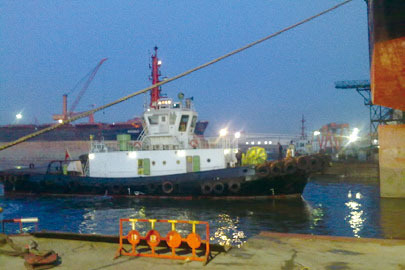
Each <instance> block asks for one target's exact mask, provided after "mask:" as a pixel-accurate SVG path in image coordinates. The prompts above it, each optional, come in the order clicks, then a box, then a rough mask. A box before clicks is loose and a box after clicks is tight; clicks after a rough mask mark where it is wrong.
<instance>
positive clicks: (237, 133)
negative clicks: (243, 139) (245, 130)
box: [235, 131, 240, 139]
mask: <svg viewBox="0 0 405 270" xmlns="http://www.w3.org/2000/svg"><path fill="white" fill-rule="evenodd" d="M235 138H236V139H239V138H240V132H239V131H238V132H235Z"/></svg>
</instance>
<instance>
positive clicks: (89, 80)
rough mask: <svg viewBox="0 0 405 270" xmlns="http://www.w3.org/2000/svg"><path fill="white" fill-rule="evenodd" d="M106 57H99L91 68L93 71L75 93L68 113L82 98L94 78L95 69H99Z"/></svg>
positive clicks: (72, 110) (71, 111) (70, 112)
mask: <svg viewBox="0 0 405 270" xmlns="http://www.w3.org/2000/svg"><path fill="white" fill-rule="evenodd" d="M107 59H108V58H103V59H101V61H100V62H99V63H98V64H97V66H96V67H95V68H94V69H93V71H92V72H91V74H90V76H89V78H88V79H87V81H86V82H85V83H84V85H83V87H82V89H81V90H80V92H79V94H78V95H77V97H76V99H75V101H73V103H72V106H71V107H70V110H69V115H70V114H72V113H73V112H74V110H75V109H76V106H77V104H79V101H80V99H81V98H82V96H83V94H84V92H86V90H87V88H88V87H89V85H90V83H91V81H92V80H93V79H94V76H96V74H97V71H98V70H99V68H100V67H101V65H102V64H103V63H104V62H105V61H107Z"/></svg>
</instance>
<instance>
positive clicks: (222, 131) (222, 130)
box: [219, 128, 228, 137]
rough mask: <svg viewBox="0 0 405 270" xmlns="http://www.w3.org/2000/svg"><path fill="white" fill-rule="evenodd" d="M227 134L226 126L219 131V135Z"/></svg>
mask: <svg viewBox="0 0 405 270" xmlns="http://www.w3.org/2000/svg"><path fill="white" fill-rule="evenodd" d="M227 134H228V130H227V129H226V128H223V129H221V130H220V131H219V136H220V137H224V136H226V135H227Z"/></svg>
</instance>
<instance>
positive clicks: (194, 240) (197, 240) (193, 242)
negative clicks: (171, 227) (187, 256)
mask: <svg viewBox="0 0 405 270" xmlns="http://www.w3.org/2000/svg"><path fill="white" fill-rule="evenodd" d="M186 241H187V244H188V246H189V247H191V248H199V247H200V245H201V237H200V236H199V235H198V234H196V233H190V234H189V235H187V239H186Z"/></svg>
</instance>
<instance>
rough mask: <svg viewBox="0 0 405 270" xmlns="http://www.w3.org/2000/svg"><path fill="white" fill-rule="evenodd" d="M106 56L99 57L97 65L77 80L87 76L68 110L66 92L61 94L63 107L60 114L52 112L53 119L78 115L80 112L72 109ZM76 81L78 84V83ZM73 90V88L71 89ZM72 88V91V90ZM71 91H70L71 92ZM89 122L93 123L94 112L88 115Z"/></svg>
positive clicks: (63, 118) (58, 119)
mask: <svg viewBox="0 0 405 270" xmlns="http://www.w3.org/2000/svg"><path fill="white" fill-rule="evenodd" d="M107 59H108V58H103V59H101V61H100V62H99V63H98V64H97V66H96V67H95V68H93V69H92V70H91V71H90V72H89V73H88V74H87V75H86V76H85V77H84V78H83V79H81V80H80V81H79V83H80V82H81V81H83V80H84V79H85V78H87V80H86V82H85V83H84V84H83V87H82V89H81V90H80V92H79V94H78V95H77V97H76V99H75V100H74V101H73V103H72V106H70V110H69V111H68V110H67V97H68V94H64V95H63V109H62V114H54V115H53V117H52V118H53V120H56V121H59V122H60V123H61V121H65V120H67V119H68V118H70V117H72V116H74V115H78V114H80V113H76V112H74V110H75V109H76V107H77V105H78V104H79V101H80V100H81V98H82V97H83V95H84V93H85V92H86V90H87V88H89V85H90V83H91V82H92V81H93V79H94V77H95V76H96V74H97V71H98V70H99V69H100V67H101V65H102V64H103V63H104V62H105V61H107ZM79 83H78V84H79ZM73 90H74V89H73ZM73 90H72V91H73ZM72 91H71V92H72ZM89 123H91V124H94V114H90V115H89Z"/></svg>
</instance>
